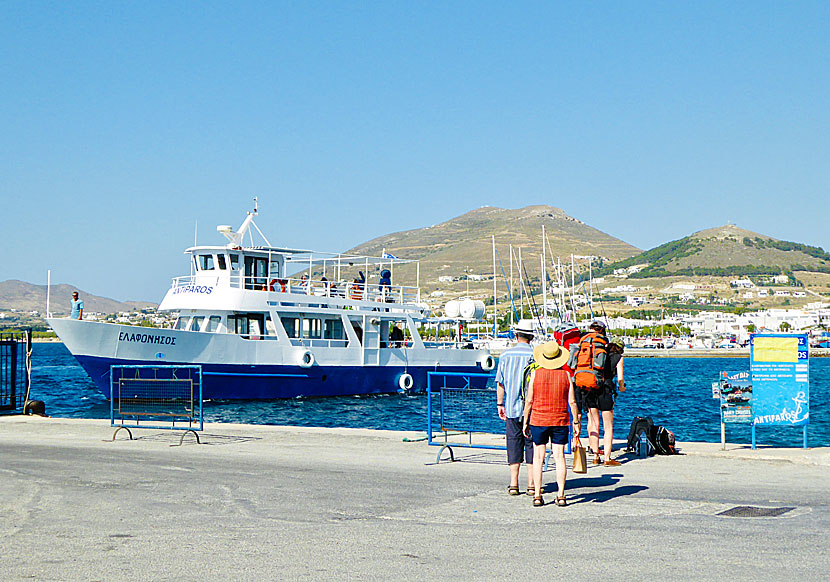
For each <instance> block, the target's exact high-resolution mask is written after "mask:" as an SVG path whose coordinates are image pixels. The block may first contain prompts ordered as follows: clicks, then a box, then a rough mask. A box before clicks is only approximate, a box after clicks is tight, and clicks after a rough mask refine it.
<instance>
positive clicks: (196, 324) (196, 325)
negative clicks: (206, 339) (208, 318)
mask: <svg viewBox="0 0 830 582" xmlns="http://www.w3.org/2000/svg"><path fill="white" fill-rule="evenodd" d="M204 321H205V318H204V317H194V318H193V320H192V321H191V322H190V327H189V328H188V329H190V331H201V330H202V326H203V325H204Z"/></svg>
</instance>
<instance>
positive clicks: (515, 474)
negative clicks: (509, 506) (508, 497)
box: [510, 463, 522, 487]
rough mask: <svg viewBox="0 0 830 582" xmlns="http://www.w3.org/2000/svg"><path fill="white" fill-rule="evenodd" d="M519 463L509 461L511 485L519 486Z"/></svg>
mask: <svg viewBox="0 0 830 582" xmlns="http://www.w3.org/2000/svg"><path fill="white" fill-rule="evenodd" d="M521 466H522V464H521V463H510V486H511V487H518V486H519V467H521Z"/></svg>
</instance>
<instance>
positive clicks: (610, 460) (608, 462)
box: [603, 459, 622, 467]
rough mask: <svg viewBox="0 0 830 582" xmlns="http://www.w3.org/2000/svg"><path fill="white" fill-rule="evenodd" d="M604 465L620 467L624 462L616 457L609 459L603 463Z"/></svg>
mask: <svg viewBox="0 0 830 582" xmlns="http://www.w3.org/2000/svg"><path fill="white" fill-rule="evenodd" d="M603 465H605V466H606V467H619V466H620V465H622V463H620V462H619V461H616V460H614V459H608V460H607V461H605V462H604V463H603Z"/></svg>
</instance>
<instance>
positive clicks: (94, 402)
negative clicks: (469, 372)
mask: <svg viewBox="0 0 830 582" xmlns="http://www.w3.org/2000/svg"><path fill="white" fill-rule="evenodd" d="M33 350H34V351H33V354H32V393H31V398H32V399H36V400H43V401H44V402H45V403H46V412H47V414H49V415H50V416H57V417H65V418H109V416H110V406H109V401H108V400H106V399H105V398H104V397H103V396H102V395H101V393H100V392H99V391H98V390H97V389H96V388H95V385H94V384H93V383H92V381H91V380H90V379H89V377H88V376H87V375H86V372H84V370H83V368H81V367H80V365H79V364H78V363H77V361H76V360H75V358H74V357H72V355H71V354H70V353H69V351H68V350H67V349H66V348H65V347H64V346H63V344H61V343H38V344H35V345H34V348H33ZM741 370H745V371H748V370H749V358H748V357H747V356H744V357H736V358H631V357H629V358H626V360H625V379H626V386H627V388H628V389H627V390H626V392H624V393H620V394H619V395H618V397H617V404H616V408H615V412H614V416H615V422H614V437H615V438H622V439H624V438H626V437H627V436H628V429H629V426H630V424H631V419H632V418H633V417H635V416H651V417H652V419H653V420H654V422H655V424H661V425H664V426H665V427H667V428H668V429H669V430H671V431H672V432H674V434H675V436H676V438H677V440H679V441H703V442H720V417H719V414H718V405H719V403H718V400H715V399H713V398H712V382H715V381H716V380H717V377H718V373H719V372H721V371H729V372H733V371H741ZM204 417H205V420H206V421H207V422H236V423H249V424H275V425H293V426H322V427H350V428H371V429H381V430H406V431H426V423H427V397H426V395H424V394H386V395H373V396H343V397H330V398H295V399H291V400H271V401H258V400H257V401H253V400H250V401H236V400H234V401H223V402H206V403H205V405H204ZM480 420H481V424H482V425H483V426H484V428H487V429H488V430H489V431H490V432H494V433H500V432H502V431H503V430H504V423H503V422H502V421H501V420H499V418H498V415H497V414H496V406H495V399H494V400H493V402H492V406H489V407H486V408H483V409H482V410H481V419H480ZM583 426H584V423H583ZM756 430H757V442H758V443H759V444H761V445H777V446H801V443H802V429H801V428H800V427H798V428H767V427H759V428H758V429H756ZM807 434H808V445H809V446H811V447H818V446H830V358H814V359H812V360H811V361H810V425H809V427H808V429H807ZM583 436H584V428H583ZM726 438H727V441H728V442H735V443H748V442H751V429H750V426H749V425H746V424H728V425H726Z"/></svg>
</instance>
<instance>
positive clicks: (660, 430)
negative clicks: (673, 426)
mask: <svg viewBox="0 0 830 582" xmlns="http://www.w3.org/2000/svg"><path fill="white" fill-rule="evenodd" d="M654 432H655V434H654V448H655V449H656V450H657V454H658V455H676V454H677V449H676V448H675V446H674V433H673V432H672V431H670V430H669V429H667V428H666V427H665V426H658V427H656V430H655V431H654Z"/></svg>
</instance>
